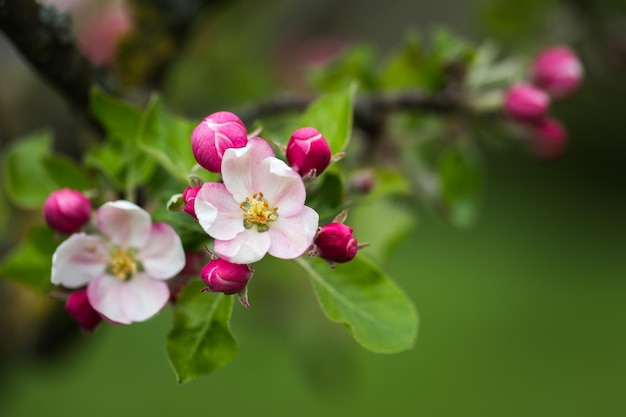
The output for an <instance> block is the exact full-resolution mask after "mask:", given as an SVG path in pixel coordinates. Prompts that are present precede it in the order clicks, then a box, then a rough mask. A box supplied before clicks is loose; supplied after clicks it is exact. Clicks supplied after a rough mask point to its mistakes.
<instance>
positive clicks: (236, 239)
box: [195, 138, 319, 264]
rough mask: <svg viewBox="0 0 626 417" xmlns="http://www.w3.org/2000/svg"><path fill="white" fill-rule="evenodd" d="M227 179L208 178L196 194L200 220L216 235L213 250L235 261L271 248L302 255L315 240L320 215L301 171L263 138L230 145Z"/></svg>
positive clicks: (224, 166)
mask: <svg viewBox="0 0 626 417" xmlns="http://www.w3.org/2000/svg"><path fill="white" fill-rule="evenodd" d="M222 178H223V181H224V183H223V184H222V183H215V182H208V183H205V184H204V185H203V186H202V188H201V189H200V192H199V193H198V195H197V196H196V202H195V213H196V216H197V217H198V222H199V223H200V226H202V228H203V229H204V231H205V232H207V233H208V234H209V235H210V236H211V237H213V238H214V239H215V252H217V254H218V255H219V256H221V257H222V258H224V259H226V260H228V261H229V262H232V263H238V264H244V263H246V264H247V263H253V262H256V261H258V260H260V259H261V258H263V256H265V254H266V253H269V254H270V255H272V256H275V257H277V258H283V259H293V258H297V257H298V256H300V255H302V254H303V253H304V252H305V251H306V250H307V249H308V248H309V246H311V243H312V242H313V237H314V236H315V232H316V231H317V225H318V221H319V216H318V214H317V212H315V210H313V209H312V208H310V207H307V206H305V205H304V200H305V198H306V190H305V188H304V183H303V182H302V178H301V177H300V175H299V174H298V173H297V172H295V171H294V170H293V169H291V168H290V167H289V166H287V164H285V163H284V162H283V161H281V160H280V159H277V158H276V157H275V155H274V151H273V150H272V148H271V147H270V145H269V144H268V143H267V142H265V141H264V140H263V139H260V138H253V139H251V140H250V141H249V142H248V144H247V145H246V146H245V147H243V148H238V149H236V148H231V149H228V150H226V152H225V153H224V158H223V160H222Z"/></svg>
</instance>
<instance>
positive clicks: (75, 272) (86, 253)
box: [52, 233, 108, 288]
mask: <svg viewBox="0 0 626 417" xmlns="http://www.w3.org/2000/svg"><path fill="white" fill-rule="evenodd" d="M107 257H108V250H107V247H106V245H105V244H104V243H103V242H102V241H101V240H100V239H99V238H97V237H95V236H88V235H86V234H84V233H76V234H73V235H72V236H70V237H69V238H68V239H67V240H65V241H64V242H63V243H61V244H60V245H59V246H58V247H57V249H56V251H55V252H54V255H52V283H53V284H56V285H63V286H65V287H67V288H79V287H82V286H84V285H86V284H87V283H88V282H90V281H91V280H92V279H94V278H95V277H97V276H98V275H100V274H101V273H102V272H103V271H104V268H105V267H106V259H107Z"/></svg>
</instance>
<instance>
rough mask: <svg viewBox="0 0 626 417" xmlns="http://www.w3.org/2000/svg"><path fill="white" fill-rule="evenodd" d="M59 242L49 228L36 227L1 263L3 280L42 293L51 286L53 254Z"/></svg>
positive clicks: (0, 273) (0, 270) (0, 271)
mask: <svg viewBox="0 0 626 417" xmlns="http://www.w3.org/2000/svg"><path fill="white" fill-rule="evenodd" d="M57 244H58V242H56V241H55V239H54V232H53V231H52V230H50V229H49V228H47V227H43V226H41V227H36V228H34V229H33V230H31V231H30V232H29V233H28V235H27V236H26V239H25V240H24V241H23V242H22V243H21V244H20V245H19V246H18V247H17V248H16V249H14V250H13V251H12V252H11V253H9V254H8V255H7V256H6V258H4V259H3V260H2V263H0V275H1V276H2V277H3V278H6V279H9V280H12V281H15V282H19V283H22V284H26V285H28V286H30V287H31V288H34V289H36V290H38V291H40V292H42V293H43V292H45V291H46V290H47V289H48V288H49V286H50V271H51V269H52V254H53V253H54V251H55V250H56V247H57Z"/></svg>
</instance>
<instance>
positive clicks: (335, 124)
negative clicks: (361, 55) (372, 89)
mask: <svg viewBox="0 0 626 417" xmlns="http://www.w3.org/2000/svg"><path fill="white" fill-rule="evenodd" d="M356 90H357V84H356V83H352V84H350V86H348V87H347V88H346V89H344V90H342V91H337V92H333V93H326V94H322V95H321V96H320V97H318V98H317V100H315V101H314V102H313V103H311V105H310V106H309V107H308V108H307V110H306V112H305V114H304V116H303V117H302V119H301V120H300V127H307V126H310V127H313V128H315V129H317V130H318V131H319V132H320V133H321V134H322V135H324V137H325V138H326V140H327V141H328V144H329V145H330V149H331V151H332V153H333V155H334V154H337V153H339V152H341V151H343V150H344V149H345V148H346V147H347V146H348V143H349V141H350V135H351V134H352V107H353V105H354V96H355V94H356Z"/></svg>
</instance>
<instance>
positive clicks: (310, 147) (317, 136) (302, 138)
mask: <svg viewBox="0 0 626 417" xmlns="http://www.w3.org/2000/svg"><path fill="white" fill-rule="evenodd" d="M285 154H286V156H287V162H289V165H290V166H291V167H292V168H293V169H295V170H296V171H298V174H300V176H302V177H305V176H318V175H320V174H321V173H322V172H323V171H324V170H325V169H326V167H327V166H328V164H330V157H331V152H330V146H329V145H328V142H327V141H326V139H325V138H324V136H322V134H321V133H320V132H318V131H317V130H316V129H313V128H312V127H303V128H300V129H298V130H296V131H295V132H293V134H292V135H291V138H289V142H288V143H287V150H286V151H285Z"/></svg>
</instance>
